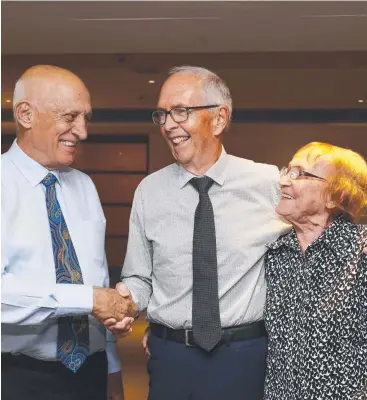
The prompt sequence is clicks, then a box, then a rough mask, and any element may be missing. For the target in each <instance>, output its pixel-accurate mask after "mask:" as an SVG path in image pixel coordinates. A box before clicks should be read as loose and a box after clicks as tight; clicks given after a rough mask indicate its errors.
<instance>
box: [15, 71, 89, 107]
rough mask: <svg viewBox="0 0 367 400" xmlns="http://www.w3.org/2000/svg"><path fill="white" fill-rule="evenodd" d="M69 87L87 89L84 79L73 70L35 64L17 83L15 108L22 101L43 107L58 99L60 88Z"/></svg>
mask: <svg viewBox="0 0 367 400" xmlns="http://www.w3.org/2000/svg"><path fill="white" fill-rule="evenodd" d="M67 87H72V88H74V89H76V90H78V89H79V90H80V91H83V90H84V91H87V89H86V87H85V85H84V83H83V81H82V80H81V79H80V78H79V77H78V76H76V75H75V74H74V73H72V72H71V71H69V70H67V69H64V68H60V67H56V66H54V65H35V66H33V67H31V68H29V69H27V70H26V71H25V72H24V73H23V74H22V76H21V77H20V78H19V79H18V81H17V83H16V84H15V88H14V94H13V110H14V111H15V107H16V106H17V104H18V103H20V102H22V101H27V102H30V103H32V104H34V105H35V106H37V107H40V108H43V107H44V106H46V105H50V104H52V103H53V102H55V101H57V100H58V98H59V96H60V94H59V91H60V89H65V88H67Z"/></svg>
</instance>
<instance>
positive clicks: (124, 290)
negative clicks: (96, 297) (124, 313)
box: [116, 282, 130, 297]
mask: <svg viewBox="0 0 367 400" xmlns="http://www.w3.org/2000/svg"><path fill="white" fill-rule="evenodd" d="M116 290H117V291H118V292H119V293H120V294H121V296H122V297H130V290H129V289H128V287H127V286H126V285H125V284H124V283H123V282H119V283H118V284H117V285H116Z"/></svg>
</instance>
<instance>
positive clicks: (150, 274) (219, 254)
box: [111, 67, 288, 400]
mask: <svg viewBox="0 0 367 400" xmlns="http://www.w3.org/2000/svg"><path fill="white" fill-rule="evenodd" d="M231 112H232V100H231V96H230V92H229V89H228V87H227V86H226V84H225V82H224V81H223V80H222V79H221V78H220V77H218V76H217V75H216V74H214V73H213V72H211V71H208V70H206V69H204V68H199V67H179V68H174V69H172V70H171V72H170V76H169V78H168V79H167V80H166V82H165V83H164V85H163V86H162V89H161V92H160V97H159V102H158V108H157V110H156V111H154V112H153V121H154V122H155V123H157V124H159V125H160V128H161V134H162V136H163V137H164V139H165V140H166V142H167V144H168V146H169V148H170V150H171V151H172V154H173V156H174V158H175V160H176V163H174V164H172V165H169V166H168V167H166V168H163V169H161V170H159V171H157V172H155V173H153V174H151V175H149V176H148V177H146V178H145V179H144V180H143V181H142V182H141V183H140V185H139V186H138V188H137V190H136V192H135V197H134V202H133V207H132V211H131V217H130V229H129V241H128V247H127V254H126V258H125V263H124V266H123V269H122V280H123V284H122V283H121V284H119V286H118V287H119V289H120V290H121V291H123V290H127V288H128V290H129V291H130V292H131V295H132V298H133V300H134V301H135V303H136V305H137V306H138V308H139V310H140V311H143V310H145V309H147V317H148V320H149V321H150V327H151V333H150V336H149V343H148V346H149V350H150V353H151V357H150V359H149V360H148V372H149V374H150V393H149V399H150V400H172V399H175V400H180V399H182V400H184V399H201V400H203V399H218V400H219V399H220V400H222V399H223V398H228V399H230V400H237V399H238V400H246V399H247V400H257V399H262V395H263V382H264V373H265V359H266V349H267V341H266V335H265V330H264V325H263V321H262V318H263V308H264V302H265V291H266V286H265V279H264V270H263V260H264V255H265V252H266V250H267V248H266V244H267V243H269V242H272V241H274V240H275V239H276V238H278V236H279V235H280V234H282V233H283V232H285V231H286V230H287V229H288V226H287V225H285V224H284V223H282V222H281V221H280V220H279V219H278V218H277V216H276V214H275V211H274V209H275V205H276V204H277V202H278V197H279V171H278V169H277V167H275V166H270V165H265V164H258V163H255V162H253V161H250V160H245V159H242V158H237V157H234V156H231V155H228V154H227V153H226V152H225V150H224V148H223V146H222V135H223V133H224V131H225V130H226V128H227V127H228V125H229V122H230V118H231ZM124 285H126V286H127V288H126V286H124ZM124 329H125V332H126V325H124V323H123V322H121V323H118V324H117V325H116V326H115V328H111V330H113V331H115V332H117V333H118V332H120V333H122V332H124Z"/></svg>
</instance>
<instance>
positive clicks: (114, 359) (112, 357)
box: [106, 337, 121, 374]
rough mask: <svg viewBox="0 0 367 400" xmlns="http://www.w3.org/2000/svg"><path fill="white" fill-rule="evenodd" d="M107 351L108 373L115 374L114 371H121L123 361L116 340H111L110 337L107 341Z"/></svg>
mask: <svg viewBox="0 0 367 400" xmlns="http://www.w3.org/2000/svg"><path fill="white" fill-rule="evenodd" d="M106 353H107V363H108V373H109V374H113V373H114V372H119V371H121V363H120V359H119V356H118V355H117V347H116V342H109V341H108V337H107V342H106Z"/></svg>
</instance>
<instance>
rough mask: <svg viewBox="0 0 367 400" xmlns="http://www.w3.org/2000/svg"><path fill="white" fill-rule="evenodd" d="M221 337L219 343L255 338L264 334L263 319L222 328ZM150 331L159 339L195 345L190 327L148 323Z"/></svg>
mask: <svg viewBox="0 0 367 400" xmlns="http://www.w3.org/2000/svg"><path fill="white" fill-rule="evenodd" d="M222 332H223V334H222V339H221V341H220V342H219V345H221V344H224V343H230V342H239V341H242V340H248V339H256V338H260V337H263V336H266V331H265V324H264V321H258V322H253V323H251V324H245V325H238V326H233V327H230V328H223V329H222ZM150 333H151V334H152V335H154V336H157V337H159V338H161V339H165V340H172V341H174V342H178V343H185V345H186V346H187V347H197V345H196V343H195V342H194V337H193V333H192V330H191V329H172V328H168V327H166V326H164V325H160V324H155V323H152V322H151V323H150Z"/></svg>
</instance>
